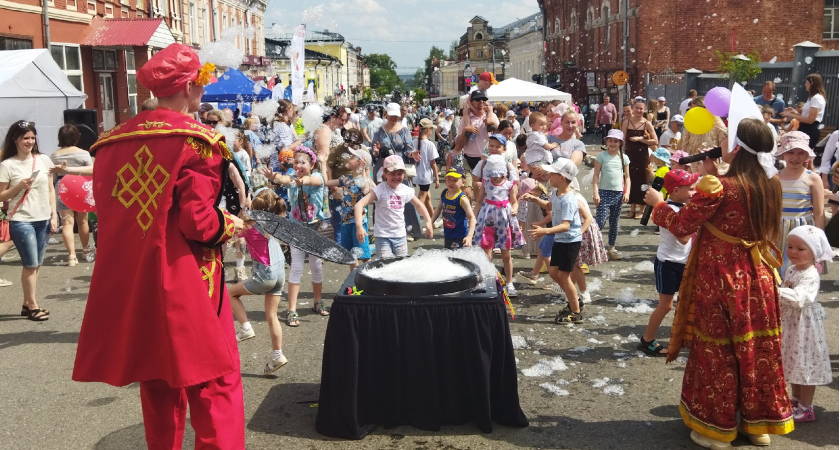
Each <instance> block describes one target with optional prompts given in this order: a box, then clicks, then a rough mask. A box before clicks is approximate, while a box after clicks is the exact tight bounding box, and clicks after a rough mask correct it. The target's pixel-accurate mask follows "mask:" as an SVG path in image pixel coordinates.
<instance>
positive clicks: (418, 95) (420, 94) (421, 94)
mask: <svg viewBox="0 0 840 450" xmlns="http://www.w3.org/2000/svg"><path fill="white" fill-rule="evenodd" d="M428 96H429V94H427V93H426V91H425V90H423V88H417V89H415V90H414V101H415V102H417V104H421V103H423V100H425V99H426V98H427V97H428Z"/></svg>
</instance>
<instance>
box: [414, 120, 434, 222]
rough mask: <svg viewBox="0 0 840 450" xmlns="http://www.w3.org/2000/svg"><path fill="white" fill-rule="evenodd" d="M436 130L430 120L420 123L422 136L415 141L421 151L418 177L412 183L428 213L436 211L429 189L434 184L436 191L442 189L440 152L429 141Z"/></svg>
mask: <svg viewBox="0 0 840 450" xmlns="http://www.w3.org/2000/svg"><path fill="white" fill-rule="evenodd" d="M434 130H435V125H434V123H432V121H431V120H429V119H423V120H421V121H420V135H419V136H418V140H417V141H415V148H417V149H418V150H420V161H418V162H417V175H415V176H414V179H413V180H412V182H413V183H414V184H416V185H417V186H418V187H419V188H420V193H419V194H418V195H417V197H418V198H419V199H420V201H421V202H422V203H423V205H425V206H426V210H427V211H434V210H435V209H434V208H433V207H432V195H431V192H429V189H430V188H431V187H432V183H434V184H435V189H437V188H440V180H439V179H438V176H437V175H438V171H437V162H435V160H436V159H437V158H438V151H437V147H436V146H435V144H433V143H432V141H430V140H429V137H430V136H431V135H432V133H433V132H434Z"/></svg>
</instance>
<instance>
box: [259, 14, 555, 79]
mask: <svg viewBox="0 0 840 450" xmlns="http://www.w3.org/2000/svg"><path fill="white" fill-rule="evenodd" d="M291 3H292V2H288V1H287V2H284V3H280V2H279V1H278V0H275V1H273V2H270V3H269V4H268V9H267V11H266V16H265V23H266V32H267V34H270V33H271V29H272V23H274V24H276V25H275V27H274V30H275V31H282V32H290V31H291V30H292V29H293V28H294V26H296V25H299V24H300V23H301V22H302V20H303V19H304V16H306V19H307V22H308V23H307V28H309V29H313V30H323V29H328V30H330V31H335V32H338V33H341V34H342V35H343V36H344V37H345V39H347V40H348V41H349V42H350V43H352V44H353V45H355V46H358V47H362V53H363V54H368V53H386V54H388V55H390V56H391V58H392V59H393V60H394V61H395V62H396V63H397V66H398V67H399V68H400V69H398V71H397V72H398V73H414V71H415V68H416V67H420V66H422V65H423V60H424V59H425V58H426V57H427V56H428V55H429V49H430V48H431V47H432V45H436V46H438V47H440V48H443V49H444V50H448V49H449V43H450V42H452V41H453V40H456V39H458V38H459V37H460V36H461V35H462V34H463V33H464V32H465V31H466V29H467V27H468V26H469V20H470V19H472V18H473V17H474V16H476V15H480V16H482V17H484V18H485V19H487V20H488V21H489V22H490V25H491V26H497V27H498V26H503V25H506V24H508V23H510V22H513V21H514V20H516V19H517V18H522V17H525V16H528V15H530V14H534V13H536V12H539V7H538V6H537V2H536V0H521V1H507V0H506V1H501V2H490V1H484V2H470V1H455V0H422V1H414V0H387V1H386V0H297V1H295V2H294V6H292V5H291Z"/></svg>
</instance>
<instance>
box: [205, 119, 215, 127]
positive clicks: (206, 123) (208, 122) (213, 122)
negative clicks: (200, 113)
mask: <svg viewBox="0 0 840 450" xmlns="http://www.w3.org/2000/svg"><path fill="white" fill-rule="evenodd" d="M204 124H205V125H213V126H216V125H218V124H219V121H218V120H206V121H204Z"/></svg>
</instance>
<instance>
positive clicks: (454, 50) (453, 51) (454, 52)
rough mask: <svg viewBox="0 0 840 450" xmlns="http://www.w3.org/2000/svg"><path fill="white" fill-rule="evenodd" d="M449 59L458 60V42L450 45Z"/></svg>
mask: <svg viewBox="0 0 840 450" xmlns="http://www.w3.org/2000/svg"><path fill="white" fill-rule="evenodd" d="M447 59H450V60H452V61H455V60H457V59H458V41H452V43H451V44H449V55H448V58H447Z"/></svg>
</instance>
